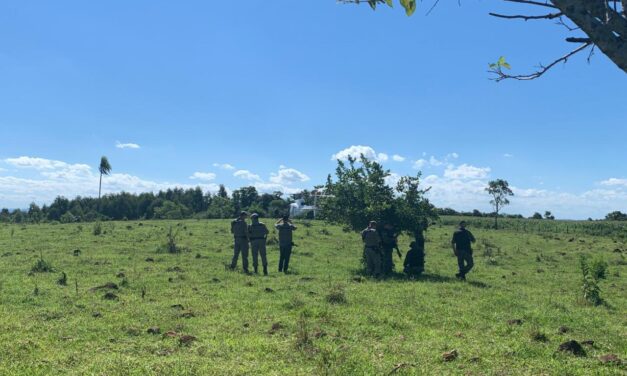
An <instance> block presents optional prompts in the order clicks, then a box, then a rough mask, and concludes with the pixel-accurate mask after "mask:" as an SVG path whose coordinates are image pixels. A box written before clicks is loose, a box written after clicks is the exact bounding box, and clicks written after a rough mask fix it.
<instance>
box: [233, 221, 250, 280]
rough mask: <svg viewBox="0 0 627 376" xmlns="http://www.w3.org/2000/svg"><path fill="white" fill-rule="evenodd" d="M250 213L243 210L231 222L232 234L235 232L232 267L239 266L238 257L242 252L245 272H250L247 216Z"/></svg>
mask: <svg viewBox="0 0 627 376" xmlns="http://www.w3.org/2000/svg"><path fill="white" fill-rule="evenodd" d="M247 217H248V213H246V212H245V211H243V212H241V213H240V215H239V218H237V219H235V220H233V221H232V222H231V234H233V240H234V245H233V260H232V261H231V269H235V268H236V267H237V259H238V258H239V254H240V253H241V254H242V267H243V268H244V273H248V224H247V223H246V218H247Z"/></svg>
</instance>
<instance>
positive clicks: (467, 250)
mask: <svg viewBox="0 0 627 376" xmlns="http://www.w3.org/2000/svg"><path fill="white" fill-rule="evenodd" d="M475 241H476V240H475V237H474V235H473V234H472V233H471V232H470V231H468V230H466V222H465V221H461V222H460V224H459V229H457V231H455V233H453V240H452V241H451V243H452V245H453V252H454V253H455V256H457V265H458V266H459V273H457V274H456V275H455V276H456V277H457V278H458V279H461V280H465V279H466V274H468V273H469V272H470V270H472V267H473V266H474V265H475V263H474V261H473V259H472V243H474V242H475Z"/></svg>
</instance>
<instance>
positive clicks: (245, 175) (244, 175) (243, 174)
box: [233, 170, 261, 180]
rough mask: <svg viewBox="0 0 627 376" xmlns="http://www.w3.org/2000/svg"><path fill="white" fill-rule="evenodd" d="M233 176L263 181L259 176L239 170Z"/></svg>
mask: <svg viewBox="0 0 627 376" xmlns="http://www.w3.org/2000/svg"><path fill="white" fill-rule="evenodd" d="M233 176H235V177H236V178H240V179H244V180H261V177H260V176H259V175H257V174H253V173H252V172H250V171H248V170H237V171H235V172H234V173H233Z"/></svg>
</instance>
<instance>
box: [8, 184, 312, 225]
mask: <svg viewBox="0 0 627 376" xmlns="http://www.w3.org/2000/svg"><path fill="white" fill-rule="evenodd" d="M303 197H304V199H305V200H306V201H308V198H309V197H311V192H309V191H303V192H300V193H298V194H296V195H292V196H290V197H287V198H284V196H283V193H282V192H273V193H263V194H260V193H259V192H258V191H257V189H256V188H255V187H243V188H240V189H238V190H236V191H233V192H232V193H231V194H230V195H229V194H228V193H227V190H226V188H225V187H224V186H220V189H219V191H218V192H217V193H216V194H211V193H205V192H203V191H202V189H201V188H200V187H196V188H192V189H182V188H173V189H168V190H166V191H159V192H158V193H156V194H155V193H140V194H133V193H127V192H121V193H116V194H108V195H104V196H102V197H101V198H100V199H98V198H94V197H80V196H79V197H76V198H74V199H68V198H65V197H63V196H59V197H57V198H56V199H55V200H54V201H53V202H52V203H51V204H49V205H43V206H41V207H40V206H39V205H37V204H36V203H32V204H30V206H29V207H28V209H26V210H23V209H15V210H9V209H6V208H4V209H2V210H1V211H0V222H5V223H6V222H11V223H39V222H49V221H58V222H62V223H71V222H90V221H96V220H138V219H185V218H205V219H219V218H233V217H235V216H236V215H237V213H239V212H241V211H243V210H246V211H250V212H256V213H258V214H259V215H261V216H262V217H273V218H277V217H280V216H282V215H284V214H287V213H288V211H289V205H290V202H292V201H293V200H294V199H297V198H303Z"/></svg>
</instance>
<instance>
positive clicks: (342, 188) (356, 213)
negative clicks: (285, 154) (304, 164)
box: [321, 155, 437, 234]
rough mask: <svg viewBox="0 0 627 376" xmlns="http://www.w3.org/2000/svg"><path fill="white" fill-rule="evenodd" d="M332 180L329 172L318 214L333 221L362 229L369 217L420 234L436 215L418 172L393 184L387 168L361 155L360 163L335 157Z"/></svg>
mask: <svg viewBox="0 0 627 376" xmlns="http://www.w3.org/2000/svg"><path fill="white" fill-rule="evenodd" d="M337 163H338V167H337V169H336V171H335V175H336V179H335V181H334V180H333V179H332V178H331V176H330V175H329V177H328V179H327V184H326V186H325V193H326V194H327V195H329V196H330V197H329V198H326V199H325V200H323V201H322V203H321V217H323V218H325V219H326V220H328V221H330V222H332V223H339V224H342V225H346V226H349V227H350V228H351V229H352V230H354V231H358V230H361V229H364V228H365V227H366V226H367V225H368V222H369V221H371V220H376V221H380V222H383V223H391V224H393V225H394V226H395V227H396V228H397V229H398V230H400V231H407V232H410V233H412V234H422V231H423V230H425V229H426V228H427V227H428V225H429V223H430V221H431V220H435V219H436V218H437V215H436V213H435V208H434V206H433V205H431V203H430V202H429V201H428V200H427V199H426V198H425V197H424V194H425V193H426V190H423V189H420V186H419V184H420V174H419V175H417V176H415V177H412V176H404V177H401V178H400V179H399V181H398V184H397V185H396V187H395V188H393V187H390V186H389V185H388V184H387V183H386V180H387V178H389V177H390V171H389V170H385V169H383V166H382V165H381V164H379V163H377V162H375V161H370V160H369V159H368V158H366V157H364V156H363V155H362V156H361V160H360V163H359V164H358V163H357V160H356V159H354V158H349V159H348V163H345V162H343V161H338V162H337Z"/></svg>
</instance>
